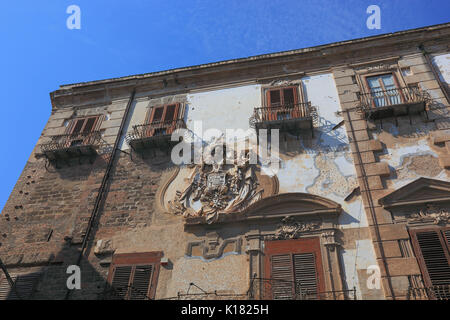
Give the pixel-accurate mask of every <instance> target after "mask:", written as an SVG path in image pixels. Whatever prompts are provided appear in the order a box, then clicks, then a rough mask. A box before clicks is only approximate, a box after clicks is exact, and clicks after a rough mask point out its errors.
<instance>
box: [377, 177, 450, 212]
mask: <svg viewBox="0 0 450 320" xmlns="http://www.w3.org/2000/svg"><path fill="white" fill-rule="evenodd" d="M443 201H450V182H448V181H442V180H435V179H428V178H419V179H417V180H415V181H413V182H411V183H408V184H407V185H405V186H403V187H401V188H400V189H397V190H395V191H393V192H391V193H389V194H388V195H386V196H384V197H383V198H381V199H379V200H378V202H379V204H381V205H382V206H383V207H385V208H389V207H398V206H405V205H416V204H423V203H433V202H443Z"/></svg>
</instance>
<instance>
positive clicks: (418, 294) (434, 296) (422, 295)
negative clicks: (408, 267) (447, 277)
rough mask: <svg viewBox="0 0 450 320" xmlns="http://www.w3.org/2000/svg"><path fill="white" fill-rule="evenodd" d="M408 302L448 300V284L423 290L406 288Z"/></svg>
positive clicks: (449, 287) (449, 295)
mask: <svg viewBox="0 0 450 320" xmlns="http://www.w3.org/2000/svg"><path fill="white" fill-rule="evenodd" d="M407 299H408V300H450V284H444V285H436V286H432V287H425V288H412V287H409V288H408V295H407Z"/></svg>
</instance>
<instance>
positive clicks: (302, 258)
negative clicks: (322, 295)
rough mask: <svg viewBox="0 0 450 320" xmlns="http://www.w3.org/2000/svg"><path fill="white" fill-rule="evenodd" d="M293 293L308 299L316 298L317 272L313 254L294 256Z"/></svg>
mask: <svg viewBox="0 0 450 320" xmlns="http://www.w3.org/2000/svg"><path fill="white" fill-rule="evenodd" d="M294 275H295V292H296V294H298V295H301V296H305V297H307V298H308V299H311V298H313V299H315V298H316V297H317V287H318V285H317V270H316V260H315V257H314V254H313V253H300V254H294Z"/></svg>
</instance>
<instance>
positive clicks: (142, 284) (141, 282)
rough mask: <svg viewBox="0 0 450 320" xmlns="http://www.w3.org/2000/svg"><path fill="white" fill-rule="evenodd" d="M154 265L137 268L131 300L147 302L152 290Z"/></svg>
mask: <svg viewBox="0 0 450 320" xmlns="http://www.w3.org/2000/svg"><path fill="white" fill-rule="evenodd" d="M152 271H153V265H140V266H135V267H134V270H133V281H132V282H131V292H130V299H131V300H145V299H146V297H147V296H148V291H149V289H150V284H151V279H152V273H153V272H152Z"/></svg>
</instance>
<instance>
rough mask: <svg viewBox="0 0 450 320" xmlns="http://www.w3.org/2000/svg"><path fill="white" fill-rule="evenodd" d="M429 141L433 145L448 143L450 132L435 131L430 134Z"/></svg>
mask: <svg viewBox="0 0 450 320" xmlns="http://www.w3.org/2000/svg"><path fill="white" fill-rule="evenodd" d="M431 140H432V141H433V143H434V144H439V143H445V142H447V141H450V130H441V131H436V132H433V133H432V134H431Z"/></svg>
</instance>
